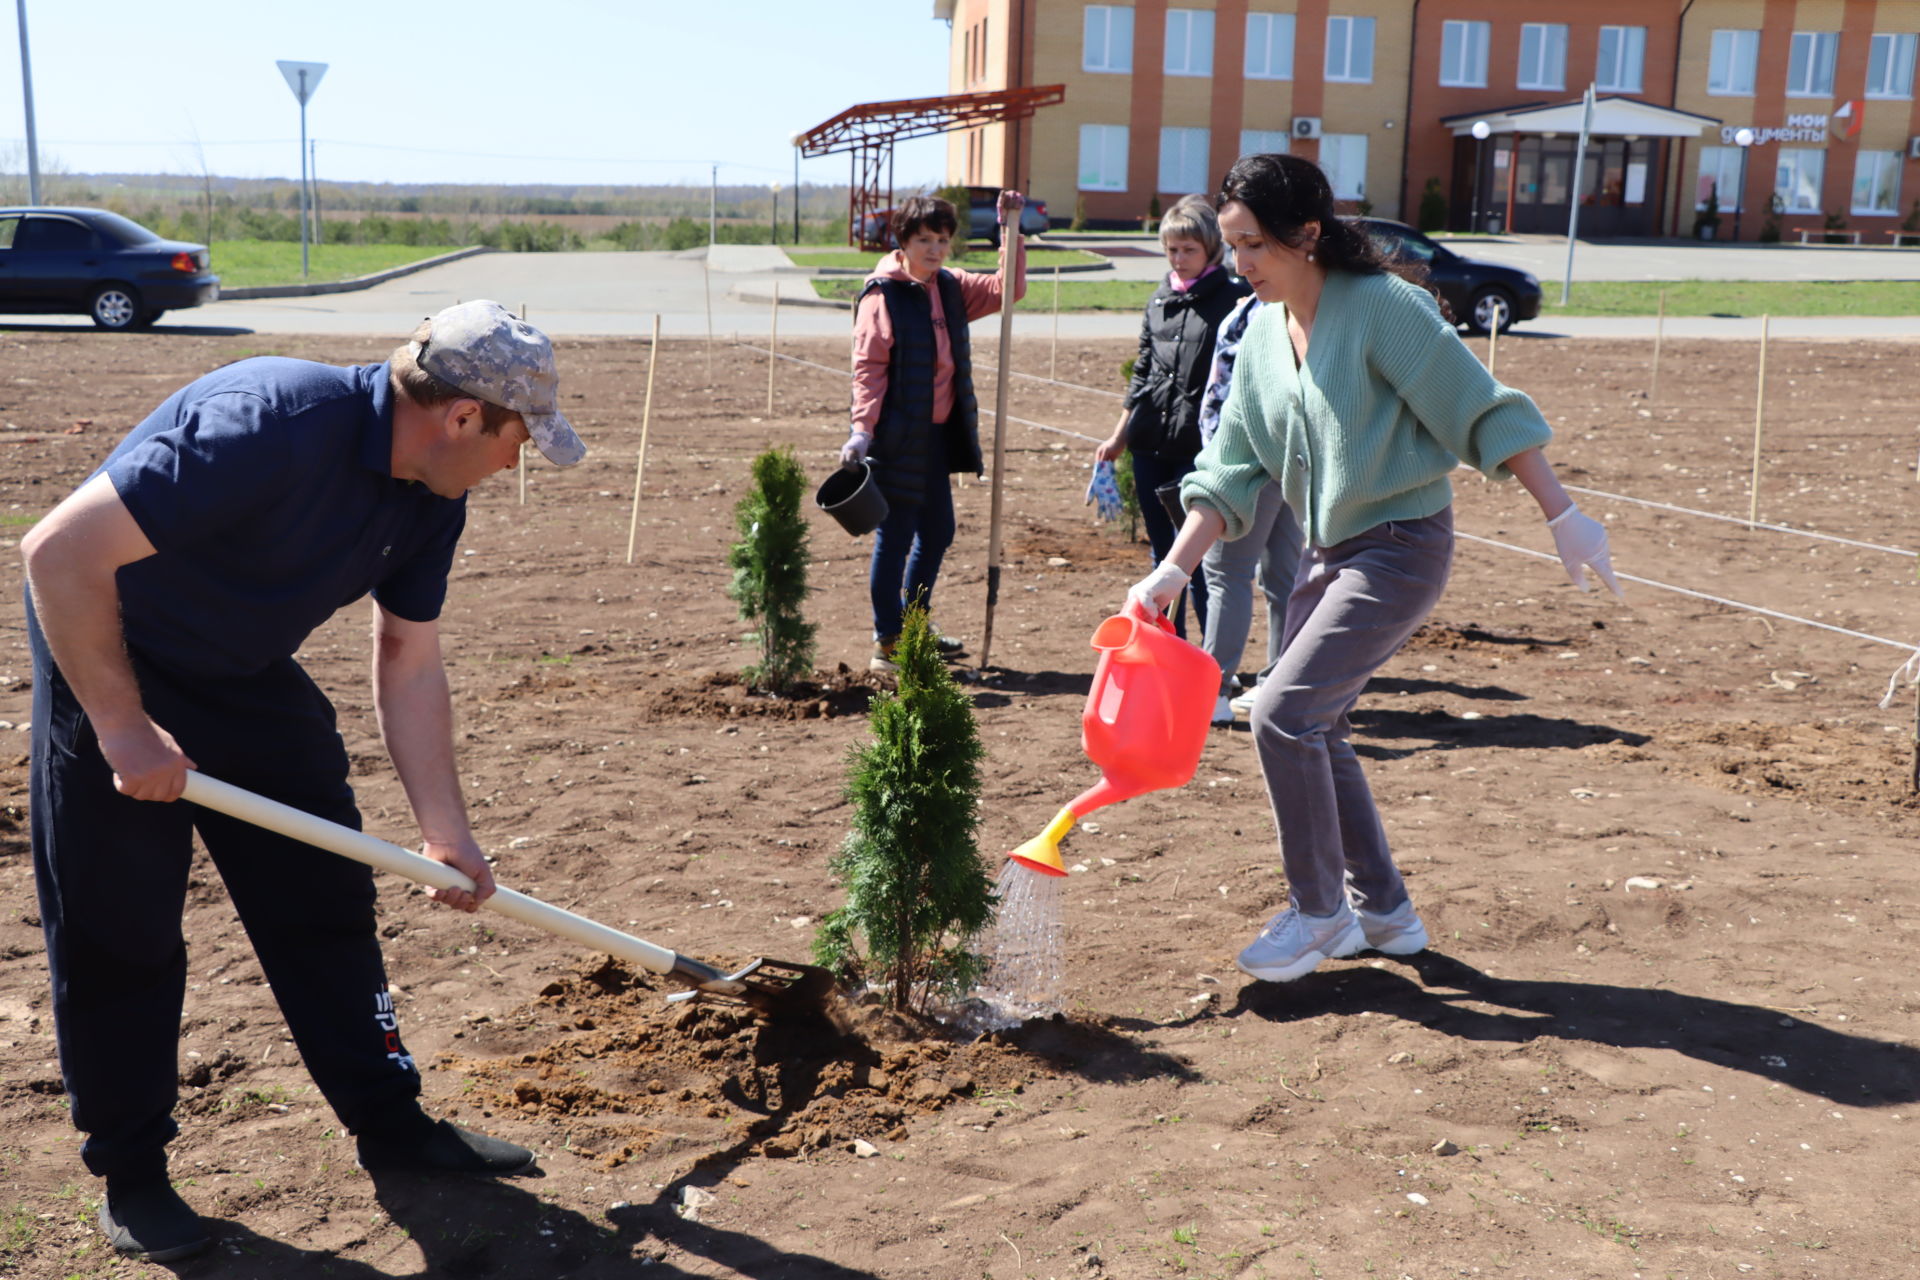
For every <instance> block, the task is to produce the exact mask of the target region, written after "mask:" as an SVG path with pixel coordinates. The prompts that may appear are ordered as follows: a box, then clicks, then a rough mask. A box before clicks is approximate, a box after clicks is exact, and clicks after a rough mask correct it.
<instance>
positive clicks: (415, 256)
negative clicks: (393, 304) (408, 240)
mask: <svg viewBox="0 0 1920 1280" xmlns="http://www.w3.org/2000/svg"><path fill="white" fill-rule="evenodd" d="M211 248H212V256H213V269H214V271H215V272H216V273H217V274H218V275H219V277H220V283H221V284H222V285H224V286H225V287H227V288H230V289H238V288H242V287H252V286H255V285H268V284H300V283H302V281H301V277H300V244H299V242H298V241H294V240H216V241H214V243H213V245H212V246H211ZM452 252H453V249H452V248H451V247H449V246H447V245H412V244H316V245H311V246H309V248H308V251H307V263H308V267H309V269H310V274H309V275H308V276H307V281H309V282H318V283H321V284H326V283H330V282H332V281H335V280H351V279H353V278H354V277H356V276H364V275H370V274H371V273H373V272H375V271H385V270H386V269H387V268H389V267H400V266H405V265H406V264H407V263H409V262H419V261H421V260H422V259H425V258H437V257H439V256H440V255H441V254H443V253H452Z"/></svg>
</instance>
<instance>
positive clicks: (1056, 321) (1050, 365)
mask: <svg viewBox="0 0 1920 1280" xmlns="http://www.w3.org/2000/svg"><path fill="white" fill-rule="evenodd" d="M1047 377H1048V378H1049V379H1051V380H1052V381H1054V382H1058V381H1059V380H1060V264H1059V263H1057V262H1056V263H1054V264H1053V356H1052V357H1051V358H1050V359H1049V360H1048V361H1047Z"/></svg>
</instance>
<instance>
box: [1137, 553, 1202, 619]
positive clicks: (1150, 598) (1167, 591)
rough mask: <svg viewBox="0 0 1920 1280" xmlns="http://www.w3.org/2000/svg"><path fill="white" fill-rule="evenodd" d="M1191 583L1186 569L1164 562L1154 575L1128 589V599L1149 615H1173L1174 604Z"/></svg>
mask: <svg viewBox="0 0 1920 1280" xmlns="http://www.w3.org/2000/svg"><path fill="white" fill-rule="evenodd" d="M1190 581H1192V578H1191V576H1190V575H1189V574H1188V573H1187V571H1186V570H1185V569H1182V568H1181V567H1180V566H1179V565H1177V564H1175V563H1174V562H1173V561H1171V560H1162V561H1161V562H1160V563H1159V564H1157V565H1155V566H1154V570H1153V572H1152V573H1150V574H1148V575H1147V576H1146V577H1144V578H1142V579H1140V581H1138V582H1136V583H1134V584H1133V585H1132V586H1131V587H1128V588H1127V599H1128V600H1129V601H1137V602H1139V604H1140V605H1141V606H1143V607H1144V608H1145V609H1146V610H1147V611H1148V612H1149V613H1166V614H1171V613H1172V612H1173V606H1174V602H1175V601H1177V600H1178V599H1179V598H1180V592H1181V591H1182V590H1184V589H1185V587H1186V585H1187V583H1188V582H1190Z"/></svg>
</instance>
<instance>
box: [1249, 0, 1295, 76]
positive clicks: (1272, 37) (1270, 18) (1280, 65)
mask: <svg viewBox="0 0 1920 1280" xmlns="http://www.w3.org/2000/svg"><path fill="white" fill-rule="evenodd" d="M1247 79H1249V80H1291V79H1293V15H1292V14H1290V13H1250V14H1248V15H1247Z"/></svg>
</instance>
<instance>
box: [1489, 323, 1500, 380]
mask: <svg viewBox="0 0 1920 1280" xmlns="http://www.w3.org/2000/svg"><path fill="white" fill-rule="evenodd" d="M1499 358H1500V326H1499V324H1497V323H1496V324H1495V325H1494V326H1493V328H1491V329H1489V330H1487V376H1488V377H1492V376H1493V365H1494V361H1496V360H1498V359H1499Z"/></svg>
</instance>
